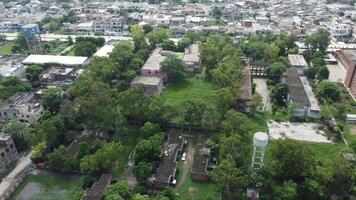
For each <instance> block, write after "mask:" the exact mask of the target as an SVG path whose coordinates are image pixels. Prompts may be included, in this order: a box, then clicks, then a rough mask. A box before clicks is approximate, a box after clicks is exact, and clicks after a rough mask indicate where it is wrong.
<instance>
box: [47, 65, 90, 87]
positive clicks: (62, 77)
mask: <svg viewBox="0 0 356 200" xmlns="http://www.w3.org/2000/svg"><path fill="white" fill-rule="evenodd" d="M81 73H83V69H79V68H72V67H52V68H50V69H48V70H47V71H46V72H45V73H43V74H42V75H41V76H40V82H41V84H42V86H47V87H50V86H54V87H60V88H63V89H68V88H69V87H70V86H71V85H72V84H73V82H74V79H75V78H76V77H77V76H79V75H80V74H81Z"/></svg>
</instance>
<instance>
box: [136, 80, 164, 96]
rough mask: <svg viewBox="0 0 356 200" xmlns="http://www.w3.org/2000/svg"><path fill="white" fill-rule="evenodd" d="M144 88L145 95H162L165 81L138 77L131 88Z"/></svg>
mask: <svg viewBox="0 0 356 200" xmlns="http://www.w3.org/2000/svg"><path fill="white" fill-rule="evenodd" d="M134 86H143V88H144V93H145V95H153V94H160V93H161V92H162V90H163V81H162V79H161V78H158V77H151V76H136V77H135V78H134V80H133V81H132V82H131V87H134Z"/></svg>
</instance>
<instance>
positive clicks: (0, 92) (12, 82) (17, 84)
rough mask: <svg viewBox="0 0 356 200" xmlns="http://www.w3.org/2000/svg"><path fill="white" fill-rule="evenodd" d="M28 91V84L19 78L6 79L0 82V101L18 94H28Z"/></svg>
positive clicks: (29, 87)
mask: <svg viewBox="0 0 356 200" xmlns="http://www.w3.org/2000/svg"><path fill="white" fill-rule="evenodd" d="M30 89H31V86H30V84H28V83H26V82H24V81H22V80H20V79H19V78H17V77H15V76H10V77H6V78H4V79H2V80H0V100H1V101H4V100H6V99H8V98H9V97H11V96H12V95H14V94H16V93H18V92H28V91H30Z"/></svg>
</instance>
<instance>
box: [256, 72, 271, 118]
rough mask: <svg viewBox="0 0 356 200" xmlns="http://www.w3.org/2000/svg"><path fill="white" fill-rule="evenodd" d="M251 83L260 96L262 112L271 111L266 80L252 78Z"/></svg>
mask: <svg viewBox="0 0 356 200" xmlns="http://www.w3.org/2000/svg"><path fill="white" fill-rule="evenodd" d="M253 82H254V83H256V92H257V93H258V94H260V95H261V96H262V102H263V111H271V110H272V106H271V101H270V95H269V90H268V87H267V82H266V79H263V78H254V79H253Z"/></svg>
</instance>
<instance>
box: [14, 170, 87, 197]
mask: <svg viewBox="0 0 356 200" xmlns="http://www.w3.org/2000/svg"><path fill="white" fill-rule="evenodd" d="M78 190H82V189H81V185H80V182H79V181H75V180H70V179H64V178H63V179H59V178H55V177H53V176H43V175H29V176H28V177H27V178H26V179H25V180H24V182H22V183H21V185H20V187H18V188H17V189H16V190H15V192H14V193H13V195H12V197H11V198H10V199H12V200H15V199H20V198H21V195H23V196H22V197H24V199H28V200H57V199H58V200H62V199H70V198H71V197H72V195H75V194H76V193H77V192H78ZM22 191H25V192H26V193H25V194H21V193H22Z"/></svg>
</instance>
